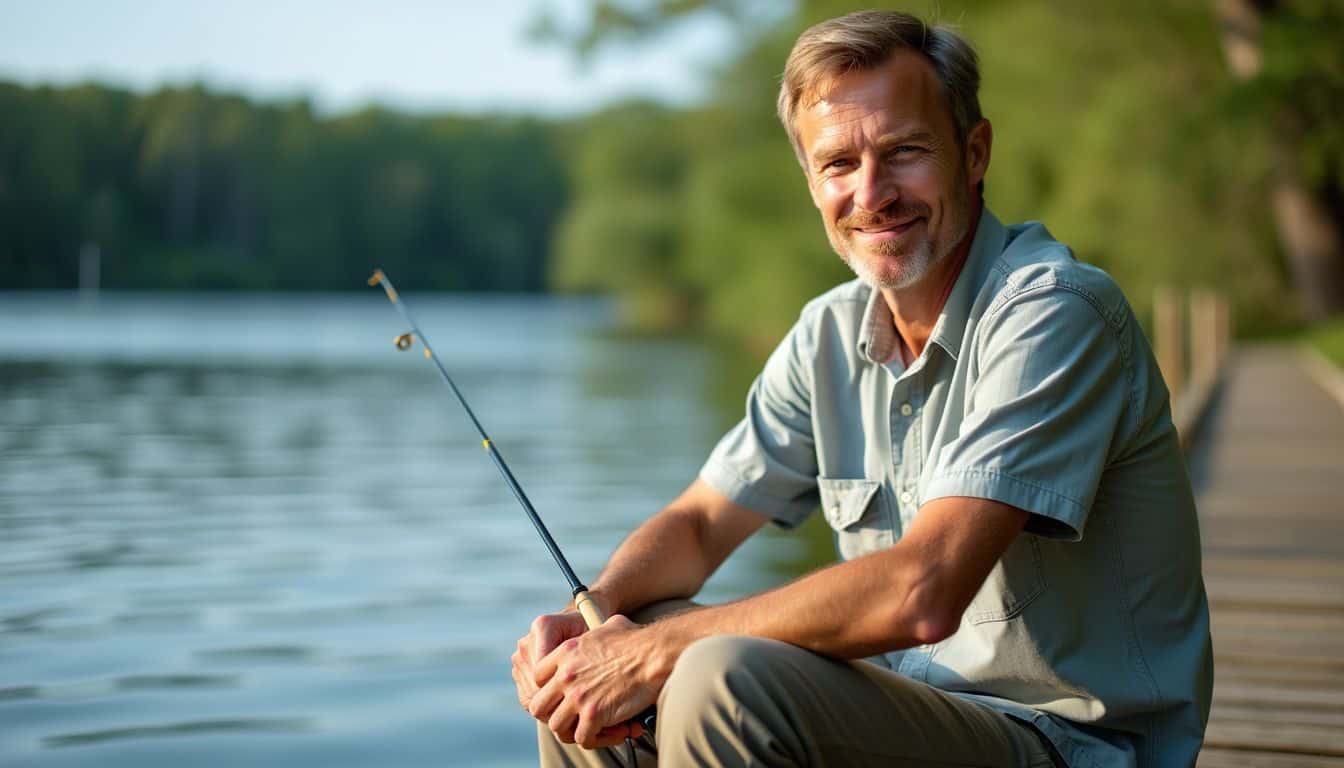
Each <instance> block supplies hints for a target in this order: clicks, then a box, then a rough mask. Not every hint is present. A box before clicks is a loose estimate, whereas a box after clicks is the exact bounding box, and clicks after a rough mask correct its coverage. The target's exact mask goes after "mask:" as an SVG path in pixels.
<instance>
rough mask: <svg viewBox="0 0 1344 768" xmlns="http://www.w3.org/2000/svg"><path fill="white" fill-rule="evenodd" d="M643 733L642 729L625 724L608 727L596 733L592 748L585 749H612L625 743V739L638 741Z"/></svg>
mask: <svg viewBox="0 0 1344 768" xmlns="http://www.w3.org/2000/svg"><path fill="white" fill-rule="evenodd" d="M643 733H644V729H642V728H640V727H639V726H635V727H634V728H631V727H630V726H629V725H625V724H622V725H609V726H607V727H606V728H603V729H602V730H600V731H598V732H597V737H596V738H595V739H594V740H593V744H592V746H588V747H587V748H588V749H601V748H602V747H614V746H616V745H617V744H620V743H621V742H623V741H625V740H626V739H627V738H630V739H638V738H639V737H640V735H642V734H643ZM576 736H577V734H576ZM585 746H586V745H585Z"/></svg>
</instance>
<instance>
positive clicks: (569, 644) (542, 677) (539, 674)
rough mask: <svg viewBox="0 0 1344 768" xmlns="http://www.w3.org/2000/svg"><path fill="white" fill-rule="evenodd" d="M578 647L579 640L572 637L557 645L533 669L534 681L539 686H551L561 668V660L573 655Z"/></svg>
mask: <svg viewBox="0 0 1344 768" xmlns="http://www.w3.org/2000/svg"><path fill="white" fill-rule="evenodd" d="M578 647H579V639H578V638H577V637H571V638H569V639H568V640H566V641H564V642H563V643H561V644H559V645H557V646H556V647H555V648H554V649H553V650H552V651H551V652H550V653H548V654H546V656H545V657H543V658H542V659H541V661H538V662H537V663H536V664H535V665H534V666H533V667H532V679H533V680H535V681H536V682H537V685H540V686H546V685H550V683H551V678H552V677H554V676H555V671H556V670H557V669H559V667H560V660H561V659H562V658H564V657H565V656H566V655H568V654H570V653H573V652H574V650H575V649H576V648H578Z"/></svg>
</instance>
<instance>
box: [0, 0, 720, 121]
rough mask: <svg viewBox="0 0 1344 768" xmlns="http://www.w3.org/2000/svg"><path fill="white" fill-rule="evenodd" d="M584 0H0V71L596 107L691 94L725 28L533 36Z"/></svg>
mask: <svg viewBox="0 0 1344 768" xmlns="http://www.w3.org/2000/svg"><path fill="white" fill-rule="evenodd" d="M584 7H585V0H441V1H440V2H429V1H428V0H419V1H417V0H387V1H385V2H372V1H371V0H366V1H364V2H359V1H358V0H325V1H324V2H315V1H314V0H269V1H267V0H230V2H227V3H223V2H210V3H205V2H201V3H198V2H193V1H192V0H27V2H16V1H15V0H0V80H11V81H18V82H21V83H25V84H38V83H49V84H67V83H75V82H83V81H87V80H97V81H100V82H104V83H110V84H113V85H120V86H124V87H130V88H132V89H134V90H137V91H145V90H150V89H153V88H155V87H158V86H160V85H163V84H182V83H190V82H197V81H200V82H204V83H206V84H207V85H209V86H211V87H213V88H218V89H224V90H237V91H242V92H244V93H246V94H248V95H251V96H255V97H260V98H263V99H288V98H295V97H300V96H303V97H307V98H310V99H311V100H312V102H313V103H314V104H315V106H316V107H317V108H318V109H319V110H321V111H324V112H329V113H330V112H343V111H348V110H352V109H356V108H358V107H360V106H362V105H365V104H368V103H371V102H377V103H380V104H384V105H388V106H393V107H398V108H402V109H408V110H413V111H468V112H488V111H489V112H493V111H504V112H527V113H541V114H550V115H565V114H575V113H580V112H585V111H589V110H591V109H593V108H595V107H597V106H600V105H601V104H604V103H609V102H611V101H614V100H617V99H618V98H621V97H624V96H630V95H646V96H653V97H655V98H658V99H660V100H663V101H668V102H671V103H675V104H686V103H691V102H693V101H695V100H696V99H697V98H699V97H700V96H701V95H702V93H703V92H704V89H705V87H706V81H707V78H706V77H704V75H705V74H706V73H707V72H708V71H709V70H710V69H711V68H712V67H713V66H715V65H716V64H718V63H719V62H721V61H722V60H723V59H724V58H725V54H726V53H727V52H728V51H729V50H730V49H731V48H732V41H733V39H734V38H733V32H732V30H731V28H730V27H729V26H728V25H727V24H726V23H725V22H722V21H720V20H718V19H715V18H713V17H703V18H695V19H692V20H690V21H687V22H685V23H683V24H680V25H678V26H677V27H674V28H673V29H672V30H670V31H669V32H668V33H666V34H663V35H660V36H659V37H658V38H657V39H656V40H654V41H653V42H651V43H649V44H646V45H641V46H628V45H613V46H609V47H608V48H607V49H605V50H604V51H603V52H601V53H600V54H599V55H598V56H597V57H595V59H594V61H593V62H592V63H591V64H589V65H587V66H582V65H580V64H579V63H577V61H576V59H575V57H574V55H573V54H572V53H571V52H569V51H568V50H565V49H563V48H562V47H560V46H556V45H543V44H539V43H536V42H534V41H531V40H529V39H528V38H527V34H526V33H527V29H528V26H529V24H530V23H531V22H532V21H533V20H534V19H535V18H537V16H538V14H539V13H540V12H541V11H542V10H543V9H550V10H551V12H552V13H553V14H554V16H555V17H556V18H557V19H558V20H560V21H561V22H562V23H565V22H569V21H573V20H576V19H578V18H580V14H581V12H582V9H583V8H584Z"/></svg>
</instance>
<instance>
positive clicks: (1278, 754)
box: [1191, 347, 1344, 768]
mask: <svg viewBox="0 0 1344 768" xmlns="http://www.w3.org/2000/svg"><path fill="white" fill-rule="evenodd" d="M1191 471H1192V473H1193V475H1194V479H1195V486H1196V491H1197V493H1198V495H1199V513H1200V525H1201V534H1202V536H1203V543H1204V574H1205V581H1206V584H1207V587H1208V592H1209V603H1210V607H1211V610H1212V618H1213V643H1214V659H1215V666H1216V673H1215V678H1214V692H1213V712H1212V715H1211V717H1210V721H1209V728H1208V733H1207V737H1206V739H1205V747H1204V751H1203V752H1202V753H1201V755H1200V758H1199V766H1200V768H1230V767H1231V766H1237V767H1238V768H1287V767H1288V766H1303V767H1304V768H1326V767H1327V766H1329V767H1331V768H1344V407H1341V405H1340V403H1337V402H1336V401H1335V400H1333V399H1332V398H1331V397H1330V396H1329V395H1327V394H1326V392H1325V391H1324V390H1323V389H1322V388H1321V387H1320V386H1319V385H1318V384H1317V383H1316V382H1315V381H1313V380H1312V378H1311V377H1310V376H1308V374H1307V372H1306V370H1305V369H1304V366H1303V365H1302V358H1301V353H1300V352H1299V351H1298V350H1296V349H1293V348H1290V347H1243V348H1240V349H1238V351H1237V352H1236V353H1235V355H1234V356H1233V358H1232V360H1231V361H1230V364H1229V367H1228V370H1227V377H1226V379H1225V383H1224V385H1223V388H1222V392H1221V395H1220V396H1219V397H1218V398H1217V399H1216V401H1215V402H1214V404H1213V406H1212V410H1211V411H1209V413H1208V414H1207V417H1206V418H1205V420H1204V423H1203V431H1202V433H1200V434H1199V435H1198V437H1197V438H1196V439H1195V442H1194V449H1193V452H1192V454H1191Z"/></svg>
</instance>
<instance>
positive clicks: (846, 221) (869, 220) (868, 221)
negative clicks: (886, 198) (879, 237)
mask: <svg viewBox="0 0 1344 768" xmlns="http://www.w3.org/2000/svg"><path fill="white" fill-rule="evenodd" d="M928 215H929V209H928V207H927V206H923V205H891V206H888V207H886V208H883V209H882V210H880V211H877V212H875V213H874V212H869V211H859V212H855V213H851V214H850V215H848V216H845V217H843V218H841V219H840V220H839V221H837V222H836V223H837V224H838V225H839V226H840V228H841V229H883V228H885V227H889V226H892V225H893V224H898V223H904V222H908V221H911V220H912V219H917V218H920V217H921V216H928Z"/></svg>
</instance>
